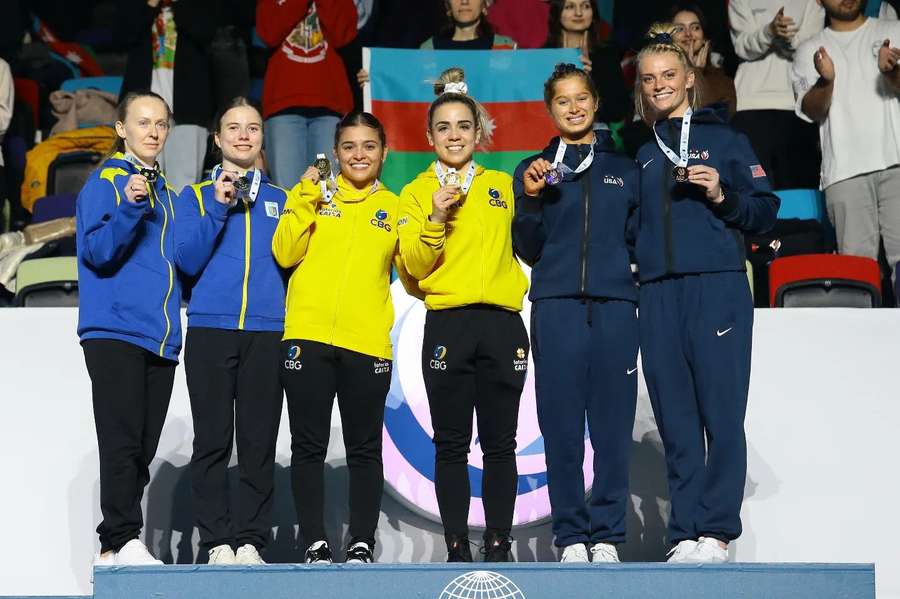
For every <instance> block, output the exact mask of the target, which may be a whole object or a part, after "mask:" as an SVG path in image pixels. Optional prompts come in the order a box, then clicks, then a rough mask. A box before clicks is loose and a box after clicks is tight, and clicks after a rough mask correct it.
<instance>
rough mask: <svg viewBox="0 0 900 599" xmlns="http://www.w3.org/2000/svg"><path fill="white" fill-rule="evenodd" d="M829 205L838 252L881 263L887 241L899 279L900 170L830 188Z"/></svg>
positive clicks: (879, 172) (828, 190) (837, 184)
mask: <svg viewBox="0 0 900 599" xmlns="http://www.w3.org/2000/svg"><path fill="white" fill-rule="evenodd" d="M825 204H826V206H827V208H828V218H830V219H831V222H832V224H834V228H835V233H836V234H837V246H838V252H839V253H841V254H850V255H852V256H865V257H867V258H872V259H873V260H878V242H879V239H883V240H884V251H885V254H886V256H887V261H888V265H889V266H890V269H891V276H895V275H896V271H895V268H896V265H897V261H898V260H900V167H896V166H895V167H892V168H888V169H885V170H883V171H875V172H874V173H867V174H865V175H859V176H856V177H853V178H851V179H845V180H844V181H839V182H837V183H834V184H833V185H829V186H828V188H827V189H825ZM895 282H896V281H895Z"/></svg>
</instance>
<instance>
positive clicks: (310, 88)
mask: <svg viewBox="0 0 900 599" xmlns="http://www.w3.org/2000/svg"><path fill="white" fill-rule="evenodd" d="M356 22H357V14H356V6H355V5H354V4H353V0H327V1H324V2H323V1H322V0H258V2H257V4H256V32H257V33H258V34H259V37H260V39H262V41H263V42H264V43H265V44H266V45H267V46H269V47H270V48H277V50H276V51H275V52H273V53H272V56H271V57H270V58H269V64H268V66H267V67H266V76H265V79H264V81H263V117H265V119H266V126H265V128H266V140H267V141H266V144H267V145H266V158H267V159H268V161H269V167H270V169H271V175H272V179H273V180H274V181H275V183H276V184H277V185H279V186H281V187H284V188H291V187H293V186H294V184H296V183H297V182H298V181H299V180H300V177H301V176H302V175H303V173H304V172H305V171H306V169H307V167H309V165H310V164H312V162H313V160H314V158H315V156H316V154H319V153H323V154H324V153H330V149H331V148H332V147H333V145H334V130H335V127H336V126H337V124H338V121H339V120H340V117H341V116H342V115H344V114H346V113H348V112H350V111H351V110H352V109H353V92H352V91H351V89H350V81H349V80H348V78H347V75H346V70H345V67H344V61H343V60H342V59H341V57H340V55H339V54H338V50H339V49H340V48H343V47H344V46H347V45H348V44H350V43H351V42H353V40H354V38H356Z"/></svg>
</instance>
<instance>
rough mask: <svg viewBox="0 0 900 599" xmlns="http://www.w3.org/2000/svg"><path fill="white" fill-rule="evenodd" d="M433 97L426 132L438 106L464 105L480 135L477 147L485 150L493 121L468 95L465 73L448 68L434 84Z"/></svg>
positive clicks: (476, 101)
mask: <svg viewBox="0 0 900 599" xmlns="http://www.w3.org/2000/svg"><path fill="white" fill-rule="evenodd" d="M434 95H436V96H437V98H435V99H434V101H433V102H432V103H431V106H429V107H428V130H429V131H431V125H432V124H433V123H434V113H435V111H436V110H437V109H438V107H439V106H443V105H444V104H449V103H451V102H459V103H460V104H465V105H466V106H468V107H469V110H471V111H472V116H474V117H475V128H476V129H477V130H478V131H479V132H480V133H481V141H480V142H479V144H478V145H479V147H481V148H487V147H488V146H490V145H491V142H492V141H493V136H494V121H493V120H492V119H491V115H489V114H488V111H487V110H485V108H484V106H482V105H481V103H480V102H479V101H478V100H476V99H475V98H473V97H472V96H470V95H469V93H468V87H467V86H466V73H465V71H463V70H462V69H461V68H460V67H450V68H449V69H447V70H446V71H444V72H443V73H441V76H440V77H438V80H437V81H435V82H434Z"/></svg>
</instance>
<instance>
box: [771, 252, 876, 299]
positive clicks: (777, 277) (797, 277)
mask: <svg viewBox="0 0 900 599" xmlns="http://www.w3.org/2000/svg"><path fill="white" fill-rule="evenodd" d="M769 302H770V305H771V306H772V307H775V308H820V307H821V308H877V307H879V306H880V305H881V273H880V270H879V268H878V263H877V262H876V261H875V260H872V259H870V258H863V257H860V256H841V255H838V254H808V255H804V256H789V257H787V258H778V259H776V260H774V261H773V262H772V264H771V265H770V266H769Z"/></svg>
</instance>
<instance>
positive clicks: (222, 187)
mask: <svg viewBox="0 0 900 599" xmlns="http://www.w3.org/2000/svg"><path fill="white" fill-rule="evenodd" d="M235 174H236V173H234V172H232V171H226V170H224V169H223V170H222V171H221V172H220V173H219V176H218V177H216V180H215V183H213V189H214V192H215V198H216V201H217V202H219V203H220V204H225V205H226V206H228V207H231V206H234V205H235V204H237V194H236V193H235V189H234V179H235Z"/></svg>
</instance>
